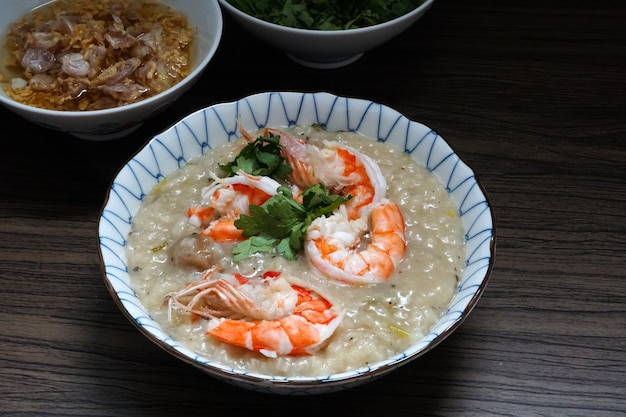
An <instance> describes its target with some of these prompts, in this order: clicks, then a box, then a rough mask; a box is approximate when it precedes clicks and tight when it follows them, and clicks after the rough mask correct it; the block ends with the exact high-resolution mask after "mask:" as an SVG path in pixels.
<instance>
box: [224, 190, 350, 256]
mask: <svg viewBox="0 0 626 417" xmlns="http://www.w3.org/2000/svg"><path fill="white" fill-rule="evenodd" d="M348 199H350V197H349V196H347V197H344V196H339V195H334V194H331V193H330V191H329V190H328V189H327V188H326V187H325V186H324V185H322V184H315V185H312V186H311V187H309V188H307V189H305V190H304V191H303V193H302V204H300V203H299V202H298V201H296V199H295V198H294V197H293V195H292V192H291V190H290V189H289V188H288V187H279V188H278V193H277V194H276V195H274V196H272V197H270V198H269V199H268V200H267V201H265V202H264V203H263V204H262V205H260V206H257V205H254V204H251V205H250V207H249V208H250V214H249V215H247V214H242V215H240V216H239V218H238V219H237V220H235V227H237V228H238V229H240V230H242V231H243V233H242V234H243V236H244V237H247V238H249V239H247V240H244V241H243V242H239V243H238V244H237V245H235V248H234V250H233V254H234V260H235V262H238V261H240V260H242V259H245V258H247V257H248V256H251V255H253V254H254V253H259V252H276V253H278V254H279V255H282V256H284V257H285V258H286V259H290V260H291V259H296V258H297V257H298V254H299V252H300V250H301V249H302V246H303V244H304V237H305V234H306V231H307V229H308V227H309V226H310V224H311V222H312V221H313V220H315V219H316V218H317V217H320V216H327V215H329V214H330V213H332V212H333V211H334V210H335V208H337V207H339V206H340V205H341V204H342V203H344V202H345V201H347V200H348Z"/></svg>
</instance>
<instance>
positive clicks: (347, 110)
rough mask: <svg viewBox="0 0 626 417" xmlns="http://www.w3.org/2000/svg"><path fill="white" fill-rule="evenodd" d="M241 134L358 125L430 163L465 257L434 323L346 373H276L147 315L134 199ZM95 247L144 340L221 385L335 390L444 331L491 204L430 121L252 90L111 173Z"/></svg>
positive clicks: (471, 279)
mask: <svg viewBox="0 0 626 417" xmlns="http://www.w3.org/2000/svg"><path fill="white" fill-rule="evenodd" d="M238 122H239V123H241V124H242V126H243V128H244V129H246V130H256V129H260V128H262V127H267V126H275V127H280V126H285V127H288V126H294V125H306V124H310V123H318V124H320V125H322V126H324V127H326V128H327V129H328V130H332V131H339V130H348V131H357V132H361V133H363V134H364V135H366V136H368V137H369V138H371V139H372V140H378V141H383V142H387V143H391V144H394V145H396V146H399V147H401V149H404V150H405V152H407V153H409V154H411V155H412V156H413V158H415V160H416V161H417V162H418V163H420V164H422V165H423V166H425V167H426V168H427V169H429V170H430V171H431V172H432V173H433V174H434V175H436V176H437V177H438V178H439V180H440V181H441V183H442V185H443V186H444V187H445V188H446V189H447V190H448V191H449V193H450V195H451V196H452V198H454V199H455V200H456V201H457V202H458V204H459V212H458V214H459V216H460V217H461V220H462V222H463V225H464V228H465V239H466V259H465V267H464V274H463V276H462V277H461V279H460V281H459V284H458V287H457V291H456V293H455V294H454V296H453V299H452V301H451V303H450V305H449V306H448V308H447V310H446V311H445V312H444V313H443V314H442V315H441V317H440V318H439V320H438V322H437V323H436V324H435V326H434V327H433V328H432V329H431V330H430V332H429V333H427V334H426V335H425V336H424V337H423V338H422V339H421V340H419V341H417V342H416V343H415V344H414V345H412V346H410V347H409V348H408V349H406V350H405V351H403V352H401V353H399V354H397V355H395V356H393V357H390V358H388V359H385V360H383V361H380V362H377V363H372V364H370V365H369V366H367V367H364V368H361V369H357V370H354V371H349V372H343V373H338V374H333V375H323V376H316V377H284V376H275V375H263V374H256V373H250V372H242V371H239V370H236V369H233V368H231V367H230V366H228V365H227V364H223V363H217V362H215V361H213V360H211V358H208V357H203V356H201V355H199V354H197V353H195V352H193V351H191V350H190V349H188V348H186V347H185V346H183V345H182V344H181V343H180V342H179V341H177V340H175V339H174V338H172V337H171V336H170V335H169V334H167V333H166V332H165V331H164V330H163V329H162V328H161V326H160V325H159V324H158V323H157V322H156V321H155V320H153V319H152V317H151V316H150V314H148V312H147V311H146V309H145V308H144V306H143V305H142V303H141V301H140V299H139V298H138V296H137V294H136V293H135V292H134V291H133V289H132V287H131V285H130V280H129V274H128V263H127V260H126V255H125V246H126V241H127V236H128V233H129V231H130V229H131V222H132V220H133V216H134V215H135V213H136V211H137V209H138V208H139V206H140V204H141V203H142V200H143V198H144V197H145V196H146V195H147V194H148V193H149V192H150V190H151V189H152V188H153V187H155V186H156V185H157V184H158V183H159V181H161V180H163V178H165V177H166V176H167V175H169V174H170V173H171V172H173V171H174V170H176V169H178V168H179V167H180V166H181V165H183V164H185V163H186V162H187V161H190V160H192V159H194V158H196V157H198V156H200V155H202V154H204V153H206V152H207V151H209V150H210V149H211V148H212V147H214V146H216V145H218V144H220V143H224V142H226V141H233V140H236V139H237V138H238V136H239V133H238V126H237V123H238ZM99 253H100V258H101V264H102V270H103V273H104V281H105V284H106V286H107V288H108V289H109V291H110V293H111V295H112V296H113V299H114V300H115V302H116V303H117V305H118V306H119V308H120V309H121V311H122V312H123V313H124V314H125V315H126V316H127V317H128V318H129V320H130V321H131V322H132V323H133V324H135V325H136V326H137V327H138V329H139V330H140V331H141V332H142V333H143V334H144V335H145V336H147V337H148V339H150V340H151V341H152V342H154V343H155V344H157V345H158V346H160V347H161V348H163V349H164V350H166V351H167V352H169V353H171V354H172V355H174V356H175V357H177V358H179V359H181V360H182V361H184V362H186V363H189V364H192V365H194V366H196V367H197V368H199V369H201V370H202V371H205V372H207V373H208V374H210V375H212V376H215V377H218V378H221V379H223V380H225V381H226V382H228V383H231V384H234V385H237V386H240V387H244V388H247V389H251V390H257V391H261V392H271V393H277V394H299V395H310V394H322V393H329V392H334V391H340V390H343V389H346V388H350V387H354V386H356V385H360V384H363V383H365V382H368V381H371V380H372V379H374V378H378V377H380V376H382V375H385V374H387V373H389V372H391V371H393V370H395V369H397V368H398V367H400V366H402V365H404V364H406V363H408V362H410V361H411V360H413V359H415V358H417V357H419V356H421V355H423V354H424V353H426V352H428V351H429V350H431V349H432V348H434V347H435V346H437V345H438V344H439V343H440V342H441V341H442V340H444V339H445V338H446V337H447V336H449V335H450V334H451V333H452V332H453V331H454V330H455V329H456V328H458V327H459V325H460V324H461V323H462V321H463V320H464V319H465V318H466V317H467V316H468V314H469V313H470V311H471V310H472V308H473V307H474V306H475V304H476V303H477V302H478V299H479V297H480V296H481V295H482V293H483V291H484V289H485V286H486V285H487V280H488V277H489V274H490V272H491V268H492V266H493V262H494V255H495V228H494V219H493V215H492V211H491V206H490V204H489V202H488V201H487V198H486V196H485V194H484V192H483V189H482V187H481V185H480V183H479V182H478V181H477V178H476V175H475V174H474V172H472V170H471V169H470V168H469V167H468V166H467V165H466V164H465V163H464V162H463V161H462V160H461V159H460V158H459V157H458V156H457V155H456V154H455V153H454V151H453V150H452V149H451V148H450V147H449V146H448V144H447V143H446V142H445V141H444V139H443V138H441V136H439V135H437V133H435V132H434V131H433V130H432V129H430V128H429V127H427V126H425V125H423V124H421V123H418V122H415V121H411V120H409V119H407V118H406V117H404V116H403V115H402V114H400V113H398V112H397V111H395V110H393V109H391V108H389V107H386V106H384V105H381V104H377V103H374V102H371V101H367V100H362V99H355V98H345V97H337V96H334V95H332V94H328V93H295V92H282V93H280V92H276V93H260V94H256V95H253V96H249V97H246V98H243V99H241V100H238V101H235V102H231V103H223V104H216V105H213V106H210V107H207V108H205V109H202V110H199V111H197V112H195V113H193V114H191V115H189V116H187V117H185V118H184V119H182V120H181V121H179V122H178V123H176V124H175V125H174V126H172V127H171V128H169V129H168V130H166V131H165V132H163V133H161V134H159V135H157V136H155V137H154V138H153V139H152V140H151V141H150V142H148V143H147V145H146V146H145V147H144V148H143V149H141V150H140V151H139V152H138V153H137V154H136V155H135V156H134V157H133V158H132V159H131V160H130V161H128V163H126V164H125V165H124V166H123V167H122V169H121V170H120V171H119V173H118V174H117V176H116V177H115V179H114V180H113V182H112V185H111V188H110V191H109V193H108V195H107V197H106V201H105V204H104V207H103V210H102V213H101V217H100V220H99Z"/></svg>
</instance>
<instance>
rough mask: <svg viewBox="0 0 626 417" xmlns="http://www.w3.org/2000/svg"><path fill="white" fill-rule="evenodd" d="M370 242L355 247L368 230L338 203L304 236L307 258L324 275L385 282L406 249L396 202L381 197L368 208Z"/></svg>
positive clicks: (361, 221) (359, 281)
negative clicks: (379, 201) (363, 245)
mask: <svg viewBox="0 0 626 417" xmlns="http://www.w3.org/2000/svg"><path fill="white" fill-rule="evenodd" d="M371 225H372V226H371V228H372V230H371V232H370V242H369V243H368V244H367V245H366V247H365V249H363V250H359V247H360V245H361V240H362V239H363V237H364V235H365V232H366V231H367V229H368V225H367V222H366V221H365V220H364V219H362V218H360V219H356V220H350V219H349V216H348V213H347V211H346V209H345V208H344V207H343V206H342V207H340V209H339V210H337V211H336V212H335V213H333V214H332V215H331V216H329V217H328V218H324V217H320V218H318V219H316V220H315V221H313V223H312V224H311V226H310V227H309V230H308V231H307V237H306V243H305V245H306V246H305V247H306V255H307V259H308V260H309V262H310V263H311V265H313V267H315V268H316V269H317V270H318V271H320V272H321V273H322V274H324V275H325V276H327V277H329V278H331V279H335V280H337V281H340V282H346V283H351V284H375V283H378V282H382V281H385V280H387V279H388V278H389V276H390V275H391V273H392V272H393V271H394V270H395V268H396V267H397V265H398V263H399V262H400V261H401V260H402V258H403V257H404V253H405V251H406V237H405V224H404V218H403V216H402V212H401V211H400V208H399V207H398V205H397V204H395V203H393V202H391V201H389V200H387V199H384V200H383V201H382V202H381V203H379V204H378V205H376V206H375V207H374V208H373V209H372V213H371Z"/></svg>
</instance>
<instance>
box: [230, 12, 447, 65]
mask: <svg viewBox="0 0 626 417" xmlns="http://www.w3.org/2000/svg"><path fill="white" fill-rule="evenodd" d="M434 1H435V0H425V1H424V2H423V3H421V4H420V5H419V6H417V7H416V8H415V9H413V10H411V11H410V12H408V13H406V14H404V15H402V16H399V17H396V18H395V19H392V20H389V21H386V22H382V23H378V24H376V25H372V26H364V27H360V28H355V29H339V30H312V29H300V28H294V27H288V26H283V25H279V24H277V23H272V22H269V21H267V20H263V19H260V18H258V17H256V16H253V15H250V14H248V13H245V12H243V11H241V10H239V9H238V8H237V7H235V6H233V5H232V4H230V3H229V2H228V0H219V2H220V5H221V6H222V8H223V9H224V10H225V11H226V12H227V13H229V14H230V15H231V16H232V17H233V18H234V19H235V20H236V21H237V22H238V23H239V24H240V25H241V27H242V28H244V29H245V30H247V31H249V32H250V33H252V34H253V35H255V36H256V37H258V38H259V39H261V40H262V41H264V42H265V43H267V44H268V45H271V46H273V47H275V48H278V49H279V50H281V51H283V52H284V53H286V54H287V56H288V57H289V58H291V59H292V60H293V61H295V62H297V63H299V64H301V65H304V66H306V67H311V68H321V69H332V68H339V67H344V66H346V65H349V64H351V63H353V62H355V61H356V60H358V59H359V58H360V57H361V56H363V54H364V53H365V52H367V51H369V50H372V49H374V48H376V47H379V46H381V45H383V44H384V43H386V42H388V41H390V40H391V39H393V38H394V37H396V36H398V35H399V34H400V33H402V32H404V31H405V30H406V29H408V28H409V27H411V26H412V25H413V24H414V23H415V22H416V21H417V20H419V19H420V18H421V17H422V16H424V14H425V13H426V12H427V11H428V10H429V9H430V7H431V6H432V4H433V3H434Z"/></svg>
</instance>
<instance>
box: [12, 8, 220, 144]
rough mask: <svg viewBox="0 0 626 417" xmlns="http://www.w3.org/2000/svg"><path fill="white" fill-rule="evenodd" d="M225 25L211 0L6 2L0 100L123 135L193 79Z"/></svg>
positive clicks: (105, 135)
mask: <svg viewBox="0 0 626 417" xmlns="http://www.w3.org/2000/svg"><path fill="white" fill-rule="evenodd" d="M222 27H223V20H222V13H221V9H220V7H219V4H218V3H217V1H216V0H207V1H201V2H187V1H181V0H104V1H93V0H77V1H70V0H56V1H53V2H50V1H48V0H24V1H19V2H15V1H14V2H8V3H7V4H6V5H3V8H2V14H0V36H2V48H3V49H4V52H3V53H2V54H1V55H0V57H2V58H1V61H0V102H1V103H2V104H3V105H4V106H6V107H7V108H8V109H10V110H11V111H13V112H15V113H17V114H18V115H20V116H22V117H23V118H25V119H27V120H29V121H31V122H34V123H37V124H39V125H42V126H45V127H48V128H50V129H54V130H58V131H62V132H66V133H68V134H70V135H73V136H76V137H79V138H81V139H87V140H110V139H117V138H120V137H123V136H126V135H128V134H130V133H131V132H132V131H134V130H135V129H137V128H138V127H139V126H140V125H141V124H142V123H143V121H145V120H146V119H148V118H150V117H153V116H154V115H155V114H157V113H159V112H160V111H162V110H164V109H165V108H167V107H168V106H169V105H171V104H172V103H173V102H174V101H175V100H177V99H178V98H179V97H180V96H181V95H182V94H183V93H184V92H185V91H187V90H188V89H189V88H190V87H191V86H192V85H193V84H194V83H195V82H196V81H197V80H198V78H199V77H200V76H201V75H202V73H203V72H204V70H205V68H206V66H207V65H208V64H209V62H210V61H211V59H212V58H213V56H214V54H215V52H216V50H217V48H218V45H219V43H220V40H221V36H222Z"/></svg>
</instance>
